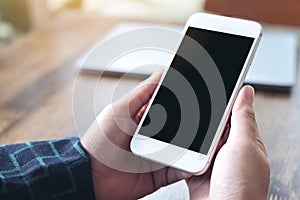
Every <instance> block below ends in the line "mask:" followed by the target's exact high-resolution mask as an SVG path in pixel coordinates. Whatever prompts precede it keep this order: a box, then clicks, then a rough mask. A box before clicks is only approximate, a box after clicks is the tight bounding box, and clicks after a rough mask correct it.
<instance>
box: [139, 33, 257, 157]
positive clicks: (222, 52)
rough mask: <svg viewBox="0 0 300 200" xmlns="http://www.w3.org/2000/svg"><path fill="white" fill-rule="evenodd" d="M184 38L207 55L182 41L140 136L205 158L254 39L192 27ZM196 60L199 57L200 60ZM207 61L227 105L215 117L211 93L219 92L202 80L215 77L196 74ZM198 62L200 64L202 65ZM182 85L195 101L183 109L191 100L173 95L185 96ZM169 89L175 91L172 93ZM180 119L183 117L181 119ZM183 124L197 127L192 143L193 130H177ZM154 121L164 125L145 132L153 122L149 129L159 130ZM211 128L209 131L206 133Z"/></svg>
mask: <svg viewBox="0 0 300 200" xmlns="http://www.w3.org/2000/svg"><path fill="white" fill-rule="evenodd" d="M186 35H187V36H189V37H190V38H192V39H193V40H194V41H195V42H197V43H198V44H199V45H200V46H201V47H202V48H203V49H204V50H205V51H206V52H207V54H205V53H200V52H199V53H198V52H197V51H196V49H193V48H192V47H189V46H187V45H188V42H187V40H186V39H183V41H182V43H181V45H180V47H179V49H178V51H177V53H176V55H175V57H174V59H173V61H172V63H171V66H170V69H169V71H168V72H167V75H166V76H165V79H164V80H163V82H162V86H161V87H160V89H159V91H158V93H157V96H156V97H155V99H154V102H153V104H152V105H151V107H150V110H149V112H148V114H147V116H146V118H145V120H144V122H143V124H142V128H141V130H140V134H142V135H145V136H148V137H151V138H154V139H157V140H160V141H164V142H167V143H171V144H173V145H177V146H180V147H183V148H186V149H189V150H192V151H196V152H200V153H202V154H207V153H208V150H209V147H210V144H211V142H212V139H213V137H214V135H215V133H216V131H217V128H218V125H219V123H220V120H221V118H222V116H223V113H224V111H225V108H226V105H227V103H228V101H229V99H230V97H231V94H232V92H233V89H234V87H235V84H236V82H237V80H238V78H239V75H240V72H241V70H242V68H243V65H244V62H245V60H246V58H247V56H248V53H249V51H250V48H251V46H252V43H253V41H254V38H249V37H244V36H238V35H232V34H227V33H221V32H215V31H210V30H204V29H198V28H192V27H189V28H188V30H187V32H186ZM179 52H181V53H179ZM184 55H189V59H187V58H186V56H184ZM205 55H208V57H209V56H210V58H206V57H205ZM193 56H194V57H193ZM201 56H202V57H201ZM196 57H197V58H196ZM198 57H200V59H199V58H198ZM194 58H195V60H200V61H199V62H198V64H197V65H195V63H194V65H193V64H192V63H191V62H190V60H191V59H192V60H194ZM208 59H212V60H213V62H214V63H215V65H216V67H217V69H218V71H219V74H220V75H221V77H222V81H223V84H224V87H225V93H226V97H225V101H226V102H219V103H220V104H221V103H223V104H224V105H225V106H223V107H222V108H221V109H219V110H218V111H217V112H215V113H212V106H213V105H212V99H211V95H210V90H215V91H216V90H218V89H220V88H216V87H217V86H215V85H214V84H211V85H208V84H207V83H206V81H205V80H212V79H213V78H214V77H203V76H204V75H203V74H201V73H199V71H200V72H201V71H203V69H200V68H205V67H206V68H208V67H211V66H210V65H206V64H205V62H204V61H205V60H208ZM201 60H203V63H202V62H201ZM205 70H207V71H208V72H209V70H210V69H205ZM171 71H173V72H174V73H172V72H171ZM175 72H176V73H175ZM177 73H179V74H180V75H181V76H182V77H184V81H183V79H179V78H176V77H175V76H174V74H177ZM181 81H182V82H181ZM213 81H214V80H212V82H213ZM184 82H185V84H186V83H187V82H188V84H189V85H190V87H191V88H192V90H193V92H192V93H193V95H194V96H196V98H197V104H196V105H184V106H183V105H182V103H184V102H189V101H190V99H191V98H194V97H193V96H190V95H182V96H180V98H179V97H178V94H176V91H179V93H180V92H182V93H183V92H185V91H181V90H185V88H181V87H182V86H183V85H184ZM168 86H170V87H168ZM172 88H173V89H174V88H175V89H174V91H173V90H172ZM209 88H210V89H209ZM175 90H176V91H175ZM223 91H224V89H223ZM222 101H224V100H222ZM157 105H159V107H158V108H157V109H154V107H155V106H157ZM186 106H192V107H188V108H189V109H190V110H191V111H189V112H200V113H198V114H199V116H200V117H199V116H198V115H197V113H191V115H183V113H184V111H183V110H182V109H184V107H186ZM162 108H163V109H164V112H162V111H159V109H162ZM193 110H194V111H193ZM149 113H151V114H149ZM162 113H165V114H166V119H162V118H163V114H162ZM212 114H215V115H214V116H216V117H214V119H213V120H212ZM183 116H185V117H184V118H183ZM193 116H194V117H193ZM184 120H185V121H187V123H193V124H197V126H198V128H197V129H196V132H195V134H194V135H193V136H192V137H193V138H192V140H191V141H190V138H191V136H190V135H191V134H192V132H193V130H191V129H192V128H191V127H190V126H188V127H186V128H184V129H179V127H180V124H181V123H182V122H183V121H184ZM154 121H158V122H159V121H163V122H164V123H163V125H161V126H162V127H154V128H152V129H151V128H150V129H149V128H148V129H147V128H146V127H147V126H148V127H149V126H151V123H152V122H153V124H152V126H158V125H157V124H159V123H156V124H155V123H154ZM211 123H212V124H211ZM210 124H211V127H212V129H210V131H208V127H209V126H210ZM178 134H180V135H181V137H179V138H177V139H176V135H178ZM207 136H208V137H207ZM205 138H208V139H205Z"/></svg>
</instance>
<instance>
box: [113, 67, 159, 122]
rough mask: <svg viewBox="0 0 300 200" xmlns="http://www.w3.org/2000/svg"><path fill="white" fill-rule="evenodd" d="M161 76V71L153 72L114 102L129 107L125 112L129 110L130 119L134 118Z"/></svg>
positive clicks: (146, 101) (148, 98)
mask: <svg viewBox="0 0 300 200" xmlns="http://www.w3.org/2000/svg"><path fill="white" fill-rule="evenodd" d="M161 76H162V71H158V72H155V73H153V74H152V75H151V76H150V77H149V78H148V79H146V80H145V81H143V82H142V83H140V84H139V85H138V86H137V87H136V88H135V89H133V90H132V91H131V92H129V93H128V94H127V95H125V96H124V97H123V98H121V99H119V100H118V101H117V102H116V104H117V105H119V107H122V108H127V109H129V110H127V111H125V112H128V111H129V115H130V117H131V118H132V119H135V117H136V115H137V114H138V112H139V111H140V110H141V109H142V108H143V106H144V105H145V104H147V103H148V101H149V100H150V98H151V96H152V94H153V92H154V90H155V88H156V86H157V84H158V82H159V80H160V78H161ZM119 111H121V110H119Z"/></svg>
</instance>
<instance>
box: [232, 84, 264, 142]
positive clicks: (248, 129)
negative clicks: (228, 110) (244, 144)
mask: <svg viewBox="0 0 300 200" xmlns="http://www.w3.org/2000/svg"><path fill="white" fill-rule="evenodd" d="M253 98H254V89H253V88H252V87H251V86H244V87H243V88H242V89H241V90H240V92H239V95H238V97H237V99H236V101H235V103H234V106H233V109H232V115H231V130H230V134H229V137H228V142H236V141H240V140H241V139H247V140H252V141H255V142H256V140H257V138H259V137H260V136H259V132H258V128H257V124H256V120H255V114H254V111H253Z"/></svg>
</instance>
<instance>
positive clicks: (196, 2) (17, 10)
mask: <svg viewBox="0 0 300 200" xmlns="http://www.w3.org/2000/svg"><path fill="white" fill-rule="evenodd" d="M203 4H204V0H189V1H188V2H186V1H181V0H0V43H1V45H2V46H3V45H4V44H7V43H9V42H11V41H12V40H13V39H15V38H16V37H18V36H20V35H23V34H25V33H26V32H28V31H31V30H32V29H34V28H37V27H39V26H43V25H45V24H47V22H48V20H51V19H53V18H55V17H56V16H57V15H61V14H63V13H65V12H70V11H71V12H80V13H84V12H86V13H91V12H94V13H97V14H100V15H103V16H108V17H117V18H122V17H125V18H127V19H128V18H133V19H145V20H153V21H158V20H159V21H167V22H182V23H183V22H184V21H185V20H186V19H187V18H188V16H190V15H191V14H192V13H195V12H197V11H200V10H202V8H203Z"/></svg>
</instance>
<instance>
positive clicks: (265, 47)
mask: <svg viewBox="0 0 300 200" xmlns="http://www.w3.org/2000/svg"><path fill="white" fill-rule="evenodd" d="M145 27H148V28H149V27H151V28H164V29H166V28H167V29H170V30H173V31H176V32H178V33H181V30H182V28H183V27H181V26H173V25H165V24H150V23H129V22H128V23H127V22H126V23H120V24H117V25H116V26H115V27H113V28H112V29H111V30H110V31H109V32H108V33H107V34H106V35H105V36H104V37H103V38H102V39H101V40H100V41H99V42H98V43H97V44H96V45H95V47H93V48H91V50H90V51H88V52H87V53H86V54H85V55H83V56H82V57H81V58H80V59H79V60H78V61H77V64H76V67H77V68H79V69H80V71H81V72H88V73H94V74H99V73H102V72H105V73H106V74H110V75H117V76H120V75H123V74H126V75H132V76H136V77H147V76H149V75H150V74H151V73H152V72H153V71H155V70H157V69H160V68H162V67H164V66H166V64H167V63H168V60H169V58H170V56H171V54H170V53H168V52H165V51H159V50H157V49H140V50H138V51H132V52H130V53H127V54H126V55H122V56H120V57H118V59H115V60H114V62H112V63H111V64H110V65H109V66H104V65H103V64H102V65H101V53H100V51H99V53H98V54H97V46H98V45H101V44H102V43H103V42H105V41H108V40H109V39H111V38H113V37H114V36H116V35H118V34H121V33H124V32H127V31H131V30H135V29H140V28H145ZM92 51H93V56H89V55H90V52H92ZM297 59H298V35H297V34H296V33H293V32H288V31H274V30H273V31H272V30H265V31H264V34H263V37H262V41H261V43H260V46H259V48H258V50H257V53H256V56H255V58H254V60H253V62H252V66H251V67H250V70H249V72H248V75H247V77H246V80H245V82H246V83H247V84H252V85H254V86H255V87H257V88H261V89H272V90H281V91H289V90H290V89H291V88H292V86H293V85H295V83H296V75H297V65H298V61H297Z"/></svg>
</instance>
